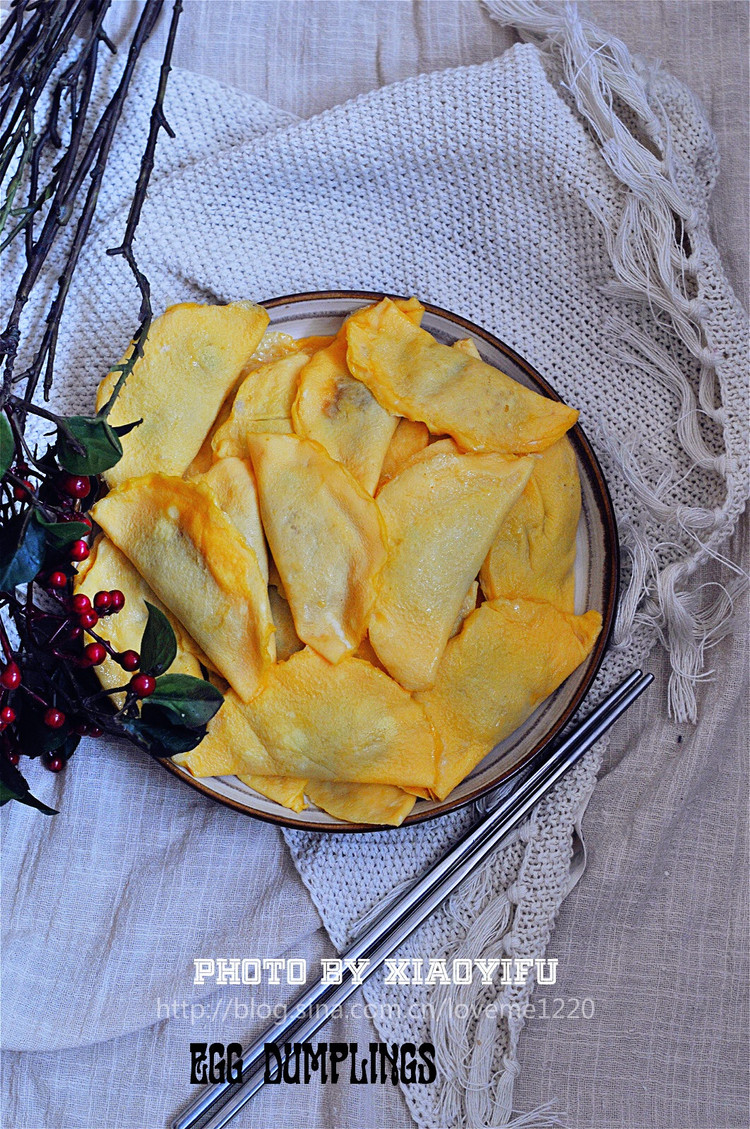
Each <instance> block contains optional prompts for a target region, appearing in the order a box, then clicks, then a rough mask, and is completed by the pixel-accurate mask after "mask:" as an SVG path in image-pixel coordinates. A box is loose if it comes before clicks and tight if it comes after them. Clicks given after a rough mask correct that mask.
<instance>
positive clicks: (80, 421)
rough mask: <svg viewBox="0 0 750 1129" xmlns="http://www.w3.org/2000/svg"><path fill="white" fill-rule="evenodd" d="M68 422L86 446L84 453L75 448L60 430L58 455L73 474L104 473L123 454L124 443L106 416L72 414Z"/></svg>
mask: <svg viewBox="0 0 750 1129" xmlns="http://www.w3.org/2000/svg"><path fill="white" fill-rule="evenodd" d="M65 423H66V424H67V426H68V428H69V429H70V431H71V432H72V434H73V436H74V437H75V438H76V439H77V440H78V442H79V443H80V444H81V446H82V447H83V448H84V453H83V454H82V455H81V454H79V453H78V452H77V451H74V450H73V447H72V446H71V444H70V442H69V440H68V439H67V438H66V436H65V435H64V434H63V433H62V432H61V431H60V432H58V439H57V457H58V459H59V460H60V463H61V464H62V466H64V467H65V469H66V470H69V471H70V473H71V474H102V473H103V471H105V470H109V468H110V467H112V466H114V465H115V463H116V462H119V460H120V459H121V458H122V443H121V442H120V440H119V437H118V436H117V434H116V433H115V431H114V429H113V428H112V427H110V425H109V424H108V423H107V421H106V419H99V418H98V417H94V418H93V419H92V418H89V417H88V416H71V417H70V419H66V420H65Z"/></svg>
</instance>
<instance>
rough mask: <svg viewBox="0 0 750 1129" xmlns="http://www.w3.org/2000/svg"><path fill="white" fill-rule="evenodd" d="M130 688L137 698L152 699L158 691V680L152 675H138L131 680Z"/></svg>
mask: <svg viewBox="0 0 750 1129" xmlns="http://www.w3.org/2000/svg"><path fill="white" fill-rule="evenodd" d="M130 688H131V690H132V691H133V693H134V694H135V696H136V697H137V698H150V697H151V695H152V694H153V692H154V690H155V689H156V679H155V678H154V677H153V675H151V674H136V676H135V678H131V679H130Z"/></svg>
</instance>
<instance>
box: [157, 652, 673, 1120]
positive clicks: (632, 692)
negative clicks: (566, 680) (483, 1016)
mask: <svg viewBox="0 0 750 1129" xmlns="http://www.w3.org/2000/svg"><path fill="white" fill-rule="evenodd" d="M652 681H653V676H652V675H650V674H645V675H643V674H641V672H640V671H638V670H637V671H634V672H633V673H632V674H631V675H630V676H629V677H628V678H626V679H625V680H624V682H622V683H621V684H620V685H619V686H618V687H617V688H616V689H615V690H614V691H613V692H612V693H611V694H610V695H608V697H607V698H605V699H604V701H603V702H602V703H601V704H600V705H599V706H597V708H596V709H595V710H593V711H592V713H591V714H589V716H588V717H587V718H585V720H584V721H582V722H581V723H580V724H579V725H578V726H577V727H576V728H575V729H574V730H572V731H571V732H570V733H569V734H568V735H567V736H566V737H565V738H564V739H563V740H562V741H561V742H560V743H559V745H558V746H557V747H556V748H555V750H554V751H553V753H552V754H551V755H546V754H545V761H544V763H543V764H540V765H539V767H538V768H537V769H535V770H534V771H533V772H532V773H531V775H530V776H529V777H528V778H527V779H526V780H525V781H524V782H523V783H522V784H520V785H519V788H518V790H517V791H514V792H511V793H505V794H504V795H503V796H502V798H501V799H500V800H499V802H498V805H497V806H496V807H494V808H493V809H492V810H491V811H490V813H489V814H488V815H487V816H485V817H484V819H482V820H481V821H480V822H479V823H478V824H477V825H476V826H475V827H473V828H471V830H470V831H469V832H468V833H467V834H466V835H465V836H463V837H462V838H461V839H460V840H459V841H458V843H456V844H455V845H454V846H453V847H452V848H451V849H450V850H449V851H448V852H447V854H445V855H444V856H443V858H442V859H440V860H439V861H438V862H437V863H436V864H435V866H433V867H432V869H431V870H429V871H428V872H427V873H426V874H424V875H422V876H421V877H420V878H418V879H417V880H415V882H414V884H413V885H412V886H411V887H410V888H409V889H408V890H407V891H406V893H405V894H403V895H402V896H401V897H400V898H399V899H398V900H397V901H395V902H394V903H392V904H390V905H388V906H386V908H385V909H384V910H383V912H382V913H381V914H380V915H379V916H378V918H377V919H376V920H375V921H374V922H373V923H372V925H371V926H370V927H369V928H368V929H367V930H366V931H365V933H364V934H363V935H362V936H361V937H360V938H358V940H357V941H356V942H355V943H354V944H353V945H352V946H351V948H349V949H348V950H347V952H346V953H344V954H343V960H345V961H346V960H351V961H355V960H362V959H364V958H368V959H369V960H370V964H369V965H368V966H367V968H366V970H365V971H364V972H363V974H362V975H361V977H360V979H359V980H358V982H356V983H355V981H354V978H353V977H352V974H351V972H350V971H349V970H348V968H347V967H346V966H345V970H344V973H343V977H342V983H341V984H323V983H322V981H319V982H318V983H317V984H315V985H314V986H313V987H312V988H311V989H310V990H309V991H307V992H305V993H303V994H302V996H300V998H299V999H298V1000H297V1001H296V1002H295V1003H294V1004H293V1005H292V1007H291V1008H290V1010H289V1012H288V1013H287V1016H286V1018H285V1019H283V1020H282V1021H281V1022H280V1023H276V1024H274V1025H272V1026H271V1027H270V1028H269V1029H268V1030H266V1031H265V1032H264V1033H263V1035H261V1036H260V1038H258V1039H257V1040H256V1041H255V1042H254V1043H253V1044H252V1045H251V1046H249V1047H248V1048H247V1049H246V1050H245V1051H244V1052H243V1056H242V1076H243V1079H244V1080H243V1081H242V1082H222V1083H217V1084H216V1085H213V1086H209V1087H207V1088H206V1089H205V1090H204V1091H203V1093H201V1094H200V1095H199V1096H198V1098H196V1099H195V1101H193V1102H192V1103H191V1104H190V1106H188V1108H187V1109H186V1110H185V1111H184V1113H182V1114H181V1115H180V1116H178V1117H177V1118H176V1119H175V1120H174V1121H173V1123H172V1129H194V1127H195V1126H196V1125H197V1124H198V1123H199V1122H202V1129H223V1126H225V1125H227V1124H228V1123H229V1121H231V1119H232V1118H233V1117H234V1115H235V1114H236V1113H237V1112H238V1110H240V1109H241V1108H242V1107H243V1106H244V1105H245V1103H246V1102H248V1101H249V1100H250V1098H251V1097H252V1096H253V1095H254V1094H255V1093H257V1091H258V1090H259V1089H260V1088H261V1087H262V1086H263V1084H264V1072H263V1069H261V1067H262V1066H263V1065H264V1064H263V1051H264V1046H265V1044H266V1043H276V1044H277V1045H278V1044H279V1043H280V1042H282V1041H290V1038H291V1036H294V1040H295V1041H297V1042H304V1041H306V1040H307V1039H309V1037H310V1036H311V1035H313V1034H314V1033H315V1032H316V1031H317V1030H318V1029H319V1028H320V1027H322V1026H323V1024H324V1023H325V1022H326V1021H327V1020H328V1018H329V1016H330V1015H331V1013H332V1012H333V1011H334V1010H335V1009H336V1008H337V1007H339V1006H340V1005H341V1004H342V1003H343V1002H344V1000H346V999H348V997H349V996H350V995H351V994H352V993H353V992H354V991H356V989H357V988H358V987H359V986H360V984H361V983H362V981H364V980H366V979H367V978H368V977H369V976H370V975H372V973H373V972H375V971H376V969H378V968H379V967H380V966H381V965H382V964H383V962H384V961H385V959H386V958H387V957H388V956H390V954H391V953H392V952H393V951H394V950H395V949H397V948H398V946H399V945H400V944H401V943H402V942H403V941H404V940H406V938H407V937H408V936H409V935H410V934H411V933H413V932H414V930H415V929H416V928H417V927H418V926H419V925H421V923H422V922H423V921H424V920H425V919H426V918H427V917H429V915H430V914H431V913H432V912H433V910H434V909H435V908H436V907H437V906H438V905H439V904H440V903H441V902H442V901H443V900H444V899H445V898H446V897H447V896H448V895H449V894H450V893H452V891H453V890H454V889H455V888H456V887H457V886H458V885H459V883H460V882H461V881H462V880H463V879H464V878H465V877H466V875H467V874H469V873H470V872H471V871H472V870H474V869H475V868H476V867H477V866H479V864H480V863H481V862H482V861H483V860H484V859H485V858H486V857H487V856H488V855H489V854H491V852H492V851H493V850H494V849H495V848H496V847H497V846H498V844H499V843H500V842H501V841H502V839H504V838H505V836H506V835H507V834H508V833H509V832H510V831H511V830H512V829H513V828H514V827H515V826H516V824H517V823H519V822H520V821H521V820H522V819H523V818H524V816H525V815H527V814H528V813H529V812H530V811H531V809H532V808H533V807H534V806H535V805H536V804H537V803H538V802H539V800H540V799H541V798H542V797H543V796H544V795H545V794H546V793H547V792H548V791H549V790H550V789H551V788H552V787H553V786H554V785H555V784H556V783H557V781H558V780H559V779H560V778H561V777H562V776H563V775H564V774H565V773H566V772H567V771H568V770H569V769H570V768H572V766H573V765H574V764H576V763H577V761H579V760H580V759H581V757H582V756H583V755H584V753H585V752H587V750H588V749H590V748H591V746H592V745H593V744H595V742H596V741H598V740H599V738H600V737H601V736H602V735H603V734H604V733H605V732H606V731H607V730H608V729H609V727H610V726H611V725H612V724H614V722H615V721H616V720H617V719H618V718H619V717H620V716H621V715H622V714H623V713H624V712H625V710H627V709H628V708H629V706H630V705H632V703H633V702H634V701H635V700H636V698H638V697H639V696H640V695H641V694H642V693H643V691H644V690H645V689H646V688H647V686H649V685H650V683H651V682H652ZM219 1103H221V1104H220V1108H219V1110H218V1112H216V1113H215V1114H214V1115H213V1116H212V1117H210V1119H209V1120H205V1121H203V1120H202V1119H203V1118H207V1117H208V1115H209V1114H210V1112H211V1109H212V1108H213V1107H214V1106H216V1105H217V1104H219Z"/></svg>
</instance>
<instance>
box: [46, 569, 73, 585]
mask: <svg viewBox="0 0 750 1129" xmlns="http://www.w3.org/2000/svg"><path fill="white" fill-rule="evenodd" d="M67 583H68V578H67V576H66V575H65V573H64V572H51V573H50V575H49V576H48V577H47V587H48V588H64V587H65V585H66V584H67Z"/></svg>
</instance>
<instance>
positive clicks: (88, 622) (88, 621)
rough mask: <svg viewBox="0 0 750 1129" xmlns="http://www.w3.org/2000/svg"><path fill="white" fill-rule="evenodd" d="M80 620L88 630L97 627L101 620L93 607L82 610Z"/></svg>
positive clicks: (82, 625)
mask: <svg viewBox="0 0 750 1129" xmlns="http://www.w3.org/2000/svg"><path fill="white" fill-rule="evenodd" d="M78 622H79V623H80V625H81V627H82V628H84V630H85V631H88V630H89V629H90V628H92V627H96V625H97V623H98V622H99V616H98V615H97V614H96V612H95V611H94V609H93V608H89V610H88V611H87V612H81V614H80V615H79V617H78Z"/></svg>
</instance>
